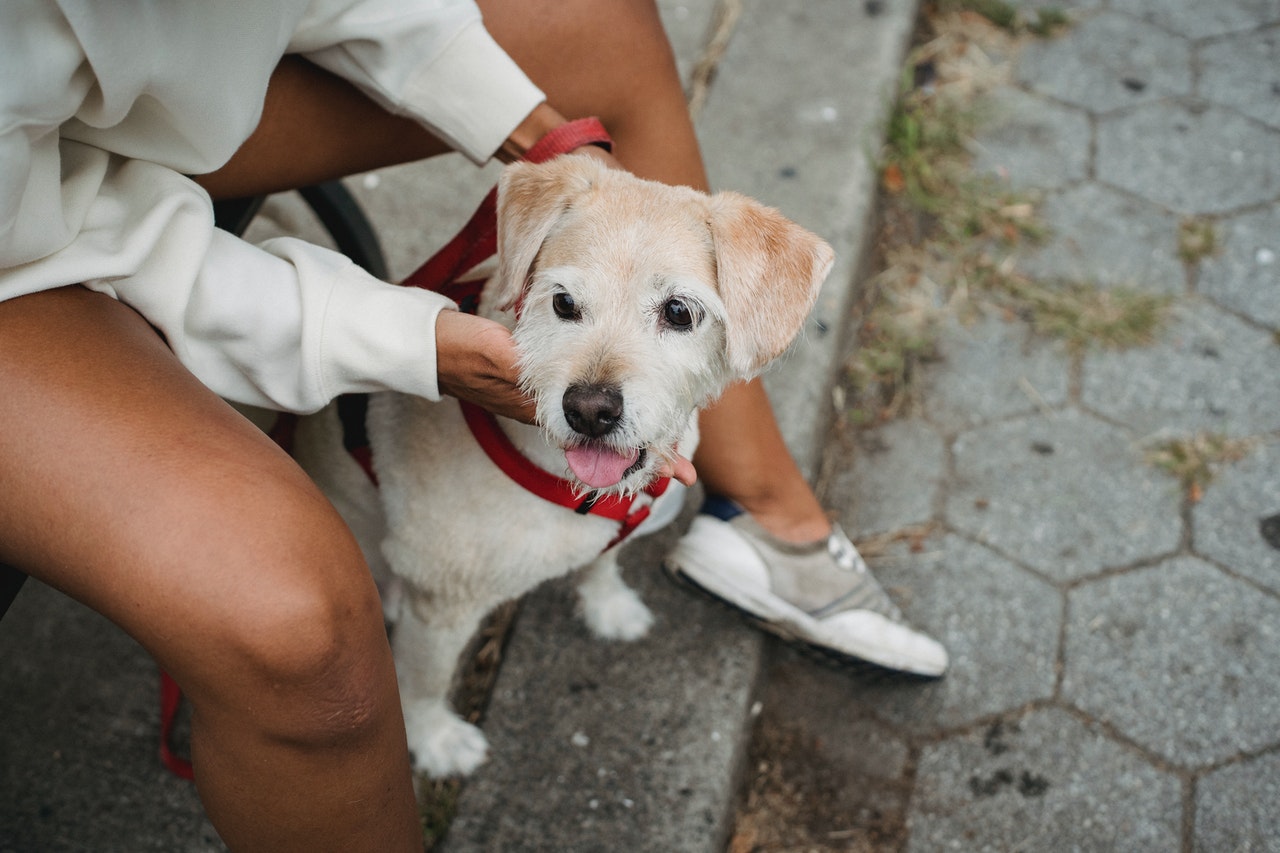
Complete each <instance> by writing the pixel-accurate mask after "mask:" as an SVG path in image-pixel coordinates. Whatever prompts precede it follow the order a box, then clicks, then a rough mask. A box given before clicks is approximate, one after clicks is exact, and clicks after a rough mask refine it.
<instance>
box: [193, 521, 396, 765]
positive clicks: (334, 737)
mask: <svg viewBox="0 0 1280 853" xmlns="http://www.w3.org/2000/svg"><path fill="white" fill-rule="evenodd" d="M343 533H344V534H345V531H343ZM286 538H288V537H287V536H286ZM347 538H348V537H345V536H333V537H327V539H329V540H330V541H317V540H316V539H315V538H314V537H306V539H307V541H305V542H295V543H293V544H285V543H277V544H276V545H275V546H274V547H272V548H268V549H265V550H266V551H267V552H275V553H274V554H271V553H268V554H264V555H263V557H262V558H263V559H268V560H275V561H277V562H275V564H274V565H273V566H272V567H271V568H270V569H264V571H263V573H262V574H263V578H262V581H261V582H260V583H256V584H254V586H253V588H252V589H249V590H245V591H244V592H243V594H240V595H236V596H231V597H228V598H226V599H225V600H222V601H220V603H219V605H218V612H216V613H210V614H208V618H209V620H210V623H211V624H213V625H214V626H216V627H215V628H214V630H213V631H212V633H213V634H214V635H215V636H216V637H217V639H216V642H217V644H218V649H217V650H216V651H214V650H210V654H209V655H208V656H207V660H208V664H207V666H208V670H209V671H208V679H207V681H208V688H209V689H208V690H207V691H205V692H204V697H205V698H206V699H208V700H211V701H214V702H218V703H219V704H222V705H223V706H224V708H225V707H230V705H231V704H232V703H234V705H235V706H237V707H239V708H252V709H253V713H252V716H253V720H254V722H255V724H256V725H258V726H259V727H261V730H262V734H263V735H264V736H266V737H271V738H273V739H277V740H283V741H289V742H294V743H296V744H298V745H303V746H306V745H310V746H326V745H332V744H334V743H338V742H343V741H350V740H351V739H359V738H361V737H362V736H363V735H364V734H365V733H366V732H367V731H369V730H370V729H371V728H373V727H377V726H380V725H382V724H384V723H385V721H386V717H387V715H388V714H391V713H398V705H397V701H398V700H397V695H396V691H395V688H394V684H395V675H394V667H393V666H392V664H391V661H390V650H389V646H388V644H387V640H386V633H385V629H384V627H383V622H382V610H381V607H380V605H379V602H378V597H377V591H376V589H375V588H374V586H373V583H372V579H371V578H370V577H369V576H368V570H367V568H365V566H364V562H363V560H362V559H361V558H360V555H359V552H358V550H356V549H355V546H354V544H353V543H350V542H348V541H346V540H347ZM193 701H195V697H194V696H193ZM198 707H199V706H198V705H197V708H198Z"/></svg>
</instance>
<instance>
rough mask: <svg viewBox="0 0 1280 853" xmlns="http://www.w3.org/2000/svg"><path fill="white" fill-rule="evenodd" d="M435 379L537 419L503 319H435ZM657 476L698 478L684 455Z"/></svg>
mask: <svg viewBox="0 0 1280 853" xmlns="http://www.w3.org/2000/svg"><path fill="white" fill-rule="evenodd" d="M436 371H437V377H436V381H437V384H438V385H439V387H440V393H442V394H447V395H449V396H450V397H457V398H458V399H460V400H466V401H467V402H470V403H475V404H476V405H477V406H480V407H481V408H483V409H487V410H488V411H490V412H493V413H494V414H495V415H502V416H503V417H507V418H513V419H515V420H518V421H523V422H525V423H529V424H531V423H534V416H535V414H536V412H535V409H534V405H533V401H532V400H530V399H529V398H528V397H526V396H525V394H524V392H522V391H521V390H520V386H519V384H518V377H519V369H518V367H517V356H516V347H515V343H514V341H512V339H511V333H510V332H509V331H507V329H506V327H505V326H503V325H502V324H500V323H495V322H494V321H492V320H488V319H485V318H484V317H476V316H474V315H471V314H464V313H462V312H461V311H441V312H440V314H439V316H438V318H437V319H436ZM658 476H660V477H672V478H674V479H675V480H677V481H679V482H681V483H684V484H685V485H686V486H692V485H693V484H694V482H695V481H696V480H697V479H698V475H697V472H695V471H694V469H693V463H692V462H690V461H689V460H688V459H685V458H684V457H683V456H677V457H676V458H675V459H674V460H673V461H671V462H666V463H663V465H662V466H661V467H660V468H659V469H658Z"/></svg>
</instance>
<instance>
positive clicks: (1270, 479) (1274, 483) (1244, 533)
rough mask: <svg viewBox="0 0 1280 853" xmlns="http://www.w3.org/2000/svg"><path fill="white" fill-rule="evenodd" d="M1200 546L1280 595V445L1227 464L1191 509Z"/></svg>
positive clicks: (1264, 447)
mask: <svg viewBox="0 0 1280 853" xmlns="http://www.w3.org/2000/svg"><path fill="white" fill-rule="evenodd" d="M1191 540H1192V547H1193V548H1194V550H1195V551H1196V552H1197V553H1199V554H1203V555H1204V556H1206V557H1209V558H1211V559H1214V560H1217V561H1219V562H1221V563H1222V564H1223V565H1226V566H1228V567H1230V568H1231V570H1232V571H1234V572H1237V573H1238V574H1241V575H1243V576H1245V577H1247V578H1251V579H1252V580H1255V581H1257V582H1258V583H1260V584H1262V585H1264V586H1266V587H1268V588H1269V589H1273V590H1275V591H1276V592H1277V593H1280V445H1277V444H1265V445H1261V446H1259V447H1256V448H1254V449H1253V451H1252V452H1250V453H1249V455H1248V456H1246V457H1245V458H1244V459H1242V460H1240V461H1239V462H1236V463H1233V464H1231V465H1228V466H1226V467H1225V468H1224V469H1223V470H1222V471H1220V472H1219V474H1218V476H1217V478H1216V479H1215V480H1214V481H1213V482H1212V483H1210V484H1209V486H1208V487H1207V488H1206V489H1205V494H1204V498H1203V499H1202V500H1201V501H1200V502H1199V503H1198V504H1196V505H1195V507H1194V508H1193V509H1192V510H1191Z"/></svg>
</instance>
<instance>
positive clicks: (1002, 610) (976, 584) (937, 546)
mask: <svg viewBox="0 0 1280 853" xmlns="http://www.w3.org/2000/svg"><path fill="white" fill-rule="evenodd" d="M871 564H872V570H873V571H874V572H875V574H876V576H877V577H878V578H879V579H880V580H881V582H883V583H884V585H885V587H886V588H887V589H888V590H889V591H890V593H891V594H893V595H894V597H895V598H896V599H897V600H898V601H900V602H902V603H903V604H904V605H905V606H904V610H905V611H906V613H907V615H908V617H909V618H910V620H911V621H912V623H913V624H915V625H917V626H919V627H920V628H921V629H922V630H924V631H928V632H929V633H930V634H932V635H933V636H935V637H937V638H938V641H939V642H941V643H942V644H943V645H945V646H946V647H947V651H948V653H949V654H950V655H951V666H950V669H949V671H948V672H947V674H946V676H945V677H944V678H942V679H940V680H938V681H931V682H927V683H921V682H916V681H906V682H904V681H901V680H892V679H885V680H881V681H880V682H878V683H874V684H868V685H867V686H866V688H865V689H864V690H862V691H861V692H860V693H859V695H858V697H857V698H858V701H859V703H861V704H863V705H864V706H865V707H866V709H867V710H869V711H870V712H871V713H873V714H876V715H877V716H879V717H882V718H884V719H886V720H889V721H891V722H893V723H896V724H898V725H901V726H904V727H908V728H911V729H913V730H917V731H921V730H923V731H935V730H937V729H945V728H950V727H953V726H956V725H960V724H963V723H966V722H968V721H970V720H974V719H977V718H979V717H982V716H985V715H988V714H994V713H998V712H1000V711H1004V710H1008V709H1010V708H1017V707H1020V706H1022V705H1023V704H1025V703H1027V702H1031V701H1033V700H1036V699H1045V698H1048V697H1049V696H1051V695H1052V694H1053V686H1054V679H1055V673H1054V667H1055V663H1056V661H1057V652H1058V635H1059V628H1060V626H1061V623H1062V594H1061V593H1060V592H1058V591H1057V590H1055V589H1054V588H1053V587H1052V586H1050V585H1049V584H1047V583H1045V582H1044V581H1042V580H1038V579H1037V578H1035V577H1034V576H1032V575H1031V574H1030V573H1029V572H1026V571H1024V570H1022V569H1019V568H1018V567H1017V566H1015V565H1013V564H1012V563H1010V562H1009V561H1008V560H1005V559H1003V558H1002V557H1000V556H998V555H996V554H994V553H992V552H991V551H990V550H988V549H986V548H983V547H982V546H981V545H976V544H974V543H972V542H969V541H968V540H966V539H962V538H961V537H959V536H954V535H947V536H942V537H938V538H930V539H927V540H925V541H924V543H923V550H922V551H921V553H918V554H913V553H910V552H909V550H908V548H906V547H905V546H897V547H895V548H894V549H892V550H891V551H890V552H889V553H888V554H886V555H884V556H883V557H878V558H875V559H872V560H871ZM904 590H906V591H909V592H906V593H904Z"/></svg>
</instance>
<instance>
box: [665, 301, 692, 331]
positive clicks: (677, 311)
mask: <svg viewBox="0 0 1280 853" xmlns="http://www.w3.org/2000/svg"><path fill="white" fill-rule="evenodd" d="M662 318H663V319H664V320H666V321H667V323H669V324H670V325H671V327H672V328H673V329H677V330H679V331H682V332H683V331H686V330H688V329H690V328H692V327H693V321H694V315H693V309H691V308H690V307H689V306H688V305H687V304H686V303H685V301H684V300H683V299H668V300H667V304H666V305H663V306H662Z"/></svg>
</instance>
